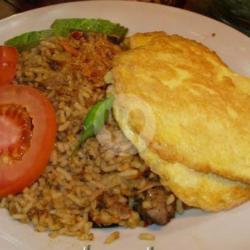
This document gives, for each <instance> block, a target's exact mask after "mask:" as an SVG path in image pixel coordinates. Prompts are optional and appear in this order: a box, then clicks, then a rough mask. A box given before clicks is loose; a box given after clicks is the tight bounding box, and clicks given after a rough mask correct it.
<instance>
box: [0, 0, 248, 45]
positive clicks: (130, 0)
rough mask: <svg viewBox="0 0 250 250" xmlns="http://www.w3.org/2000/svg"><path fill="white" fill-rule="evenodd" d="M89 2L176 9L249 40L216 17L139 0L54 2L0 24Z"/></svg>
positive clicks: (8, 18) (4, 20)
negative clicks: (60, 7) (36, 13)
mask: <svg viewBox="0 0 250 250" xmlns="http://www.w3.org/2000/svg"><path fill="white" fill-rule="evenodd" d="M89 3H99V4H104V5H105V4H108V3H112V4H118V5H119V4H121V3H122V4H128V5H151V6H154V7H155V8H167V9H169V10H171V11H176V12H179V13H186V14H189V15H195V16H197V17H199V18H203V19H206V20H209V21H211V22H214V23H216V24H217V25H221V26H223V27H224V28H227V29H230V30H231V31H232V32H237V33H238V35H242V36H243V37H244V38H248V39H249V41H250V37H248V36H247V35H246V34H244V33H242V32H241V31H239V30H237V29H235V28H234V27H232V26H230V25H228V24H226V23H223V22H221V21H219V20H217V19H214V18H212V17H210V16H206V15H203V14H201V13H198V12H194V11H192V10H188V9H183V8H180V7H175V6H170V5H164V4H161V3H151V2H140V1H135V0H85V1H74V2H66V3H56V4H51V5H47V6H42V7H38V8H35V9H30V10H26V11H23V12H20V13H16V14H13V15H11V16H8V17H5V18H3V19H0V25H1V24H2V23H5V22H10V21H12V20H13V19H17V18H19V17H22V16H26V15H29V14H30V13H35V12H41V11H46V9H47V10H48V11H49V10H50V9H52V8H56V7H58V6H67V5H78V4H80V5H85V4H89Z"/></svg>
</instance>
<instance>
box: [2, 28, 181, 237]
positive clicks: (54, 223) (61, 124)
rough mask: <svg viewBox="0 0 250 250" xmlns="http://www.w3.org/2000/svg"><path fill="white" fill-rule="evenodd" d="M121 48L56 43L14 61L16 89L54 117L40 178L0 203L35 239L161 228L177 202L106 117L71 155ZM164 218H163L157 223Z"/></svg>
mask: <svg viewBox="0 0 250 250" xmlns="http://www.w3.org/2000/svg"><path fill="white" fill-rule="evenodd" d="M121 51H122V47H121V46H119V45H117V44H114V43H112V42H111V41H109V39H108V37H106V36H103V35H100V34H85V33H79V32H74V33H72V34H71V35H70V36H69V37H68V38H62V37H54V38H49V39H47V40H44V41H42V42H41V43H40V45H39V46H37V47H36V48H33V49H31V50H28V51H24V52H22V53H21V55H20V60H19V64H18V69H17V75H16V83H17V84H18V83H22V84H27V85H31V86H33V87H36V88H38V89H39V90H40V91H42V92H43V93H44V94H45V95H46V96H47V97H48V98H49V100H50V101H51V103H52V104H53V106H54V108H55V111H56V116H57V126H58V128H57V137H56V143H55V146H54V150H53V152H52V154H51V157H50V161H49V164H48V166H47V168H46V169H45V171H44V173H43V174H42V176H41V177H40V178H39V179H38V180H37V181H36V182H35V183H33V184H32V185H31V186H30V187H27V188H25V189H24V190H23V192H22V193H19V194H17V195H9V196H8V197H4V198H1V200H0V206H1V207H3V208H6V209H8V211H9V213H10V215H11V216H12V217H13V218H14V219H16V220H18V221H20V222H22V223H28V224H31V225H33V226H34V228H35V230H36V231H39V232H41V231H48V232H49V235H50V236H51V237H56V236H57V235H68V236H75V237H78V238H79V239H81V240H92V239H93V238H94V235H93V233H92V230H91V229H92V228H93V227H106V226H114V225H121V226H125V227H131V228H133V227H137V226H146V225H148V224H151V223H157V224H166V223H167V222H169V220H170V219H171V218H172V217H174V215H175V212H176V204H178V206H179V207H180V208H179V209H182V208H181V202H180V201H178V202H177V198H176V197H175V196H174V194H172V193H171V191H170V190H167V189H166V188H163V187H162V185H161V183H160V180H159V178H158V176H157V175H155V174H154V173H153V172H151V171H150V168H149V167H148V166H147V165H146V164H145V163H144V162H143V160H142V159H140V157H139V156H138V154H137V152H136V150H135V148H134V147H133V145H132V144H131V143H130V142H129V141H128V140H127V139H126V138H125V136H124V135H123V134H122V132H121V131H120V129H119V127H118V126H117V124H116V122H115V121H114V119H113V117H112V114H110V115H109V120H108V122H107V124H106V126H105V127H104V128H103V129H102V130H101V132H100V133H99V134H98V135H97V136H96V137H93V138H90V139H89V140H87V141H86V143H84V144H83V145H82V146H81V148H80V150H79V151H77V153H76V154H74V155H72V151H73V149H74V147H75V145H76V143H77V140H78V136H79V132H80V129H81V126H82V122H83V119H84V117H85V116H86V114H87V112H88V110H89V109H90V108H91V106H92V105H93V104H95V103H96V102H97V101H98V100H100V99H103V98H104V97H105V94H106V90H107V87H108V84H107V83H105V82H104V80H103V79H104V75H105V74H106V73H107V72H108V71H109V70H110V69H111V68H112V58H113V57H114V56H115V55H116V54H118V53H120V52H121ZM163 217H164V218H163Z"/></svg>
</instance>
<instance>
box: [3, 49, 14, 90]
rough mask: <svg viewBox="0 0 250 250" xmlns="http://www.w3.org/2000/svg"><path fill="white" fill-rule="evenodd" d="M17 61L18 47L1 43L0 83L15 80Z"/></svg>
mask: <svg viewBox="0 0 250 250" xmlns="http://www.w3.org/2000/svg"><path fill="white" fill-rule="evenodd" d="M17 61H18V52H17V50H16V48H14V47H9V46H3V45H0V85H3V84H8V83H10V82H11V81H12V80H13V78H14V76H15V73H16V65H17Z"/></svg>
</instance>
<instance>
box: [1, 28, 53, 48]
mask: <svg viewBox="0 0 250 250" xmlns="http://www.w3.org/2000/svg"><path fill="white" fill-rule="evenodd" d="M53 33H54V32H53V30H41V31H31V32H26V33H23V34H21V35H19V36H15V37H13V38H11V39H9V40H7V41H5V43H4V44H5V45H8V46H12V47H15V48H17V49H18V50H19V51H22V50H26V49H30V48H33V47H36V46H37V45H38V44H39V43H40V41H41V40H43V39H46V38H48V37H50V36H52V35H53Z"/></svg>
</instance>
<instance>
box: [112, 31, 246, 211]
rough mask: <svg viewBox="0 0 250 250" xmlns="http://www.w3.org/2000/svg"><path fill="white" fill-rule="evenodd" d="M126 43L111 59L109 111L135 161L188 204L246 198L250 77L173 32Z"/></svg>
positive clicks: (223, 204)
mask: <svg viewBox="0 0 250 250" xmlns="http://www.w3.org/2000/svg"><path fill="white" fill-rule="evenodd" d="M126 45H127V46H128V48H129V50H128V51H126V52H123V53H121V54H119V55H118V56H117V57H116V58H115V60H114V62H113V69H112V77H113V82H114V95H115V97H116V101H115V103H114V107H113V109H114V115H115V118H116V120H117V122H118V124H119V126H120V127H121V129H122V130H123V132H124V134H125V135H126V137H127V138H128V139H129V140H130V141H131V142H132V143H133V144H134V145H135V147H136V148H137V150H138V152H139V154H140V156H141V157H142V158H143V159H144V160H145V162H146V163H147V164H148V165H149V166H150V167H151V169H152V170H153V171H154V172H155V173H157V174H158V175H159V176H160V177H161V181H162V183H163V184H164V185H166V186H168V187H169V188H170V189H171V190H172V191H173V192H174V193H175V194H176V196H177V197H178V198H180V199H181V200H182V201H184V202H185V203H186V204H188V205H189V206H193V207H198V208H202V209H204V210H208V211H219V210H223V209H229V208H231V207H234V206H236V205H239V204H241V203H242V202H244V201H246V200H248V199H249V197H250V186H249V185H248V184H249V183H250V119H249V118H250V79H248V78H246V77H243V76H240V75H239V74H237V73H235V72H233V71H232V70H230V69H229V68H228V67H227V66H226V65H225V64H224V63H223V62H222V60H221V59H220V58H219V57H218V56H217V55H216V54H215V53H214V52H212V51H211V50H209V49H208V48H207V47H205V46H204V45H202V44H200V43H198V42H195V41H192V40H189V39H185V38H183V37H180V36H177V35H171V36H170V35H167V34H165V33H164V32H153V33H141V34H140V33H139V34H135V35H133V36H131V37H129V38H128V39H127V42H126Z"/></svg>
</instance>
